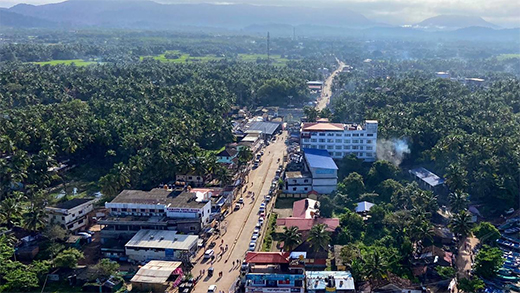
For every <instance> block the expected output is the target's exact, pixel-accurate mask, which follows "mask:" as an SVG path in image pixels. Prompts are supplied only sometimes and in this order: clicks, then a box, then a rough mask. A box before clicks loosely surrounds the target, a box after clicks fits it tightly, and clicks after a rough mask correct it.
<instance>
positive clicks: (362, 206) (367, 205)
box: [356, 201, 374, 213]
mask: <svg viewBox="0 0 520 293" xmlns="http://www.w3.org/2000/svg"><path fill="white" fill-rule="evenodd" d="M373 206H374V204H373V203H371V202H368V201H363V202H358V204H357V207H356V213H363V212H368V211H370V209H371V208H372V207H373Z"/></svg>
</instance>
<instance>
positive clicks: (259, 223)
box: [255, 221, 263, 229]
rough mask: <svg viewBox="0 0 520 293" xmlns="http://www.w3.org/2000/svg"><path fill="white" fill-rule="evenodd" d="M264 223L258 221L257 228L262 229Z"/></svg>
mask: <svg viewBox="0 0 520 293" xmlns="http://www.w3.org/2000/svg"><path fill="white" fill-rule="evenodd" d="M262 223H263V222H260V221H258V223H256V226H255V228H258V229H260V227H262Z"/></svg>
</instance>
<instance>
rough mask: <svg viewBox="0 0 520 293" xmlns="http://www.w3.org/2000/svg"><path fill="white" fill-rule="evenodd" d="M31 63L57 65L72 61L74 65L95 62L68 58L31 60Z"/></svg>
mask: <svg viewBox="0 0 520 293" xmlns="http://www.w3.org/2000/svg"><path fill="white" fill-rule="evenodd" d="M31 63H33V64H38V65H58V64H65V65H70V64H73V63H74V65H76V66H87V65H90V64H96V63H97V62H93V61H85V60H83V59H70V60H51V61H41V62H31Z"/></svg>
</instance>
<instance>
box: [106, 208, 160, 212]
mask: <svg viewBox="0 0 520 293" xmlns="http://www.w3.org/2000/svg"><path fill="white" fill-rule="evenodd" d="M110 211H111V212H132V213H137V212H139V213H164V210H160V209H149V210H148V209H127V208H111V209H110Z"/></svg>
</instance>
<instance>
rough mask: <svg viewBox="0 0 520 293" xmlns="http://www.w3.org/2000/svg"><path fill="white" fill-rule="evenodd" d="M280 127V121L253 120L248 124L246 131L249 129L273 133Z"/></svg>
mask: <svg viewBox="0 0 520 293" xmlns="http://www.w3.org/2000/svg"><path fill="white" fill-rule="evenodd" d="M279 127H280V123H274V122H263V121H254V122H251V123H250V124H249V127H248V129H247V130H246V133H247V132H248V131H251V130H258V131H261V132H262V133H265V134H269V135H273V133H274V132H275V131H276V130H277V129H278V128H279Z"/></svg>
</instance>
